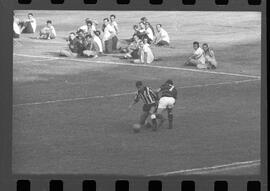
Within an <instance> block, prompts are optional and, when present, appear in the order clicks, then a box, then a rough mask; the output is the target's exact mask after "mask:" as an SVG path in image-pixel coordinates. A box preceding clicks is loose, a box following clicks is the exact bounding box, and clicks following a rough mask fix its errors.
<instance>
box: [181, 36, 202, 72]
mask: <svg viewBox="0 0 270 191" xmlns="http://www.w3.org/2000/svg"><path fill="white" fill-rule="evenodd" d="M193 48H194V52H193V54H192V55H191V56H190V57H189V58H188V60H187V61H186V62H185V65H187V66H196V67H197V68H198V69H207V66H206V64H205V57H204V51H203V49H202V48H201V47H200V44H199V42H197V41H195V42H193Z"/></svg>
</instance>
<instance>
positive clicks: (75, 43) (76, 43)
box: [60, 32, 84, 57]
mask: <svg viewBox="0 0 270 191" xmlns="http://www.w3.org/2000/svg"><path fill="white" fill-rule="evenodd" d="M79 38H81V37H78V36H76V34H75V33H74V32H71V33H70V34H69V38H68V48H67V49H63V50H61V51H60V56H66V57H76V56H81V55H82V53H83V49H84V46H83V44H82V43H81V39H79Z"/></svg>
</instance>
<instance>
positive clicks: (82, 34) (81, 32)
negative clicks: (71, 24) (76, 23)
mask: <svg viewBox="0 0 270 191" xmlns="http://www.w3.org/2000/svg"><path fill="white" fill-rule="evenodd" d="M77 35H78V37H79V38H83V37H84V31H83V30H82V29H80V30H78V32H77Z"/></svg>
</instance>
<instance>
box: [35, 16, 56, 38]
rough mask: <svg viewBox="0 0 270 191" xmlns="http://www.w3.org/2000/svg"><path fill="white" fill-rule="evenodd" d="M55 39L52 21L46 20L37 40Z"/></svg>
mask: <svg viewBox="0 0 270 191" xmlns="http://www.w3.org/2000/svg"><path fill="white" fill-rule="evenodd" d="M55 38H56V32H55V29H54V26H53V25H52V21H51V20H48V21H47V23H46V26H45V27H44V28H42V29H41V30H40V32H39V39H45V40H49V39H55Z"/></svg>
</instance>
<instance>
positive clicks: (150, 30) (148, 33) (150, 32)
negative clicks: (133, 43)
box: [145, 22, 154, 43]
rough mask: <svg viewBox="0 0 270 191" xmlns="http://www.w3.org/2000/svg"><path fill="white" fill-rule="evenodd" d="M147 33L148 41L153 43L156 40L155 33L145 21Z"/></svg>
mask: <svg viewBox="0 0 270 191" xmlns="http://www.w3.org/2000/svg"><path fill="white" fill-rule="evenodd" d="M145 34H146V35H147V38H148V43H152V42H153V40H154V34H153V31H152V29H151V28H150V24H149V23H148V22H147V23H145Z"/></svg>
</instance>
